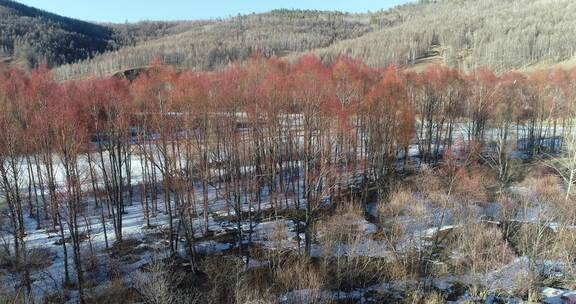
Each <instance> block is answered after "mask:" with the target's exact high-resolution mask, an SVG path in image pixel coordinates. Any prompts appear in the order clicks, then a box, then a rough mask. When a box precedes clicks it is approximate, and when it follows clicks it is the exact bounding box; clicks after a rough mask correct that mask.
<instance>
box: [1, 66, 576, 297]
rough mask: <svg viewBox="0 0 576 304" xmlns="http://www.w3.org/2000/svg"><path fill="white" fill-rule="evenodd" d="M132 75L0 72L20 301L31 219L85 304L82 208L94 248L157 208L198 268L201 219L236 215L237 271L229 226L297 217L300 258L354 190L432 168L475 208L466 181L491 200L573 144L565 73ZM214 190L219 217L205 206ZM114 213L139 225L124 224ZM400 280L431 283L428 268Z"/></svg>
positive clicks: (439, 69) (166, 235) (331, 70)
mask: <svg viewBox="0 0 576 304" xmlns="http://www.w3.org/2000/svg"><path fill="white" fill-rule="evenodd" d="M148 65H149V66H150V68H149V69H147V70H146V71H144V72H142V73H140V74H139V75H138V76H137V77H136V78H135V80H134V81H132V82H129V81H127V80H126V79H121V78H118V77H108V78H101V79H96V78H94V79H89V80H83V81H68V82H56V81H54V79H53V77H52V74H51V72H50V70H48V69H47V68H45V67H41V68H39V69H36V70H34V71H32V73H31V74H30V75H28V74H27V73H25V72H24V71H22V70H20V69H18V68H15V67H10V66H0V129H1V130H2V132H0V142H1V143H2V144H1V145H0V190H1V191H0V193H1V194H2V195H3V197H2V199H3V200H4V201H5V203H4V204H5V206H8V208H6V209H5V210H6V211H5V213H2V217H0V220H1V221H2V223H3V225H4V226H6V227H8V228H6V229H5V230H4V231H7V233H8V234H9V235H10V236H11V238H6V239H7V240H9V241H8V242H9V245H6V246H7V247H6V248H8V249H7V251H6V252H8V253H9V256H10V257H11V261H14V265H16V266H14V267H13V268H11V269H14V271H15V273H17V274H18V278H19V280H20V281H19V283H18V284H19V286H21V288H22V289H21V290H23V292H24V293H27V294H29V295H31V294H32V293H33V284H40V283H38V282H37V281H36V282H35V281H34V280H33V279H32V275H31V273H34V269H35V268H33V267H37V266H34V265H31V264H30V263H28V262H27V261H29V259H28V255H29V254H30V253H29V251H28V250H27V249H26V248H27V247H26V246H27V244H28V243H30V242H31V241H30V240H29V239H28V238H27V234H28V233H30V232H31V229H33V228H32V227H33V226H31V224H29V221H30V220H31V219H36V220H37V222H36V225H37V226H36V227H38V228H37V229H40V228H42V227H44V228H46V230H50V231H57V232H58V234H57V236H56V239H59V240H60V241H57V243H56V245H54V246H53V248H60V247H62V252H64V258H63V261H64V265H63V266H62V264H55V265H60V267H61V268H59V269H58V270H57V271H58V273H59V274H60V275H61V276H62V268H63V269H64V270H65V277H63V278H62V281H63V282H65V283H64V284H65V286H72V287H71V288H74V289H76V290H77V291H78V293H77V294H78V297H79V299H80V302H81V303H83V302H84V299H85V297H86V295H87V294H88V292H87V290H90V289H91V287H90V286H96V285H90V284H88V283H87V282H86V280H88V278H89V277H88V274H89V273H90V270H89V269H87V268H86V266H85V265H86V263H87V260H86V258H87V257H86V255H85V254H82V248H85V247H86V246H83V245H81V242H82V241H83V239H84V237H85V235H84V234H83V233H85V231H86V226H84V224H83V223H84V222H86V221H87V220H86V213H85V212H87V210H93V211H94V210H96V211H97V212H96V214H97V216H96V217H95V218H96V222H95V223H97V222H98V221H101V226H102V229H103V231H104V234H103V239H104V241H102V242H101V243H104V242H105V246H106V249H109V248H112V249H113V248H115V247H114V246H117V244H122V241H123V237H124V233H126V232H125V231H126V230H125V229H123V227H124V226H123V225H125V224H127V223H126V221H127V220H128V219H127V217H129V218H130V219H131V220H132V221H133V220H134V219H135V217H138V214H140V215H141V216H140V219H142V221H144V219H145V221H146V223H147V226H146V227H150V220H151V219H150V213H153V214H156V213H155V212H157V211H158V210H159V208H160V209H162V210H164V214H165V218H166V222H165V225H164V226H163V227H164V228H163V229H164V230H163V232H162V233H160V234H159V236H160V237H162V238H163V239H162V241H163V242H162V244H163V246H165V250H166V251H169V252H170V253H171V254H172V255H176V254H183V256H185V257H186V258H187V259H189V260H190V265H192V266H193V267H196V266H197V264H196V263H197V262H198V259H199V258H200V257H199V256H198V254H197V251H196V249H197V248H196V241H197V240H198V239H201V238H202V237H205V236H208V235H209V233H210V230H209V229H210V228H209V223H210V218H211V216H212V215H211V214H210V210H212V211H222V212H224V210H226V209H227V210H228V215H230V214H232V213H231V212H233V214H234V215H236V216H235V217H230V218H231V219H232V220H231V222H233V223H234V224H235V225H236V230H235V231H237V233H236V234H234V236H233V238H234V242H235V243H237V247H236V248H237V249H238V250H237V251H235V252H236V253H235V254H237V255H238V256H239V257H242V258H245V259H244V260H243V261H246V263H247V264H246V269H248V262H249V261H250V258H249V255H250V253H251V252H252V251H251V246H252V243H251V242H250V241H248V242H246V240H247V239H248V240H252V234H251V233H252V232H251V231H252V230H251V229H248V231H246V232H245V230H243V228H242V225H243V223H245V222H246V221H247V220H248V221H249V224H248V225H249V227H253V226H252V220H253V216H254V215H256V214H259V216H263V215H262V214H263V213H262V212H263V211H261V210H265V209H264V204H267V205H268V206H270V209H271V210H274V212H280V211H282V210H285V211H286V210H289V209H290V208H294V209H293V210H296V211H295V212H299V211H302V213H300V218H301V222H299V224H298V225H299V226H300V228H299V229H301V230H302V231H303V244H304V245H303V248H300V245H299V247H298V255H301V256H306V257H309V256H310V255H311V248H312V244H313V242H314V241H313V240H314V239H315V232H314V231H315V230H314V229H315V227H317V224H318V223H319V222H320V221H319V219H320V217H321V214H322V210H323V207H324V206H326V205H327V204H329V203H333V202H334V203H338V202H341V203H343V202H344V201H346V200H347V195H348V194H350V193H357V192H358V193H361V194H359V195H361V196H363V198H362V199H361V200H360V201H366V197H364V196H365V195H367V193H368V187H374V188H375V189H377V191H378V195H379V196H380V195H383V191H385V189H387V186H388V185H389V182H390V179H391V178H393V177H394V176H395V175H394V174H395V172H397V171H403V170H404V169H406V168H417V167H420V164H430V165H432V166H435V165H437V164H439V163H440V164H441V168H442V169H441V170H440V171H439V172H441V173H439V174H441V176H442V181H444V180H445V181H448V182H447V184H446V185H445V186H442V187H445V189H450V190H448V191H449V192H448V195H451V196H450V197H460V198H462V199H465V200H478V201H482V202H484V201H486V200H487V198H486V196H485V195H484V194H482V195H479V196H478V197H479V198H476V197H475V196H472V195H471V194H470V193H472V192H473V191H474V193H479V192H481V193H483V192H482V190H481V189H483V186H482V184H481V183H480V181H481V180H482V178H478V176H475V175H472V174H473V172H477V171H474V170H479V168H480V166H479V164H480V163H482V164H487V167H488V168H494V169H495V170H493V172H495V173H494V185H496V186H497V187H499V188H500V189H507V187H508V186H509V184H510V181H511V180H512V177H513V174H514V170H512V169H511V168H513V167H514V165H513V164H512V160H511V155H512V153H522V157H524V158H526V159H534V158H537V157H542V156H544V155H561V153H564V151H566V153H568V155H576V154H570V153H574V147H576V145H574V144H573V143H574V142H576V141H574V140H572V141H570V142H571V143H572V144H570V145H568V144H567V142H566V141H565V140H563V139H564V138H574V135H573V134H574V129H573V127H572V125H573V122H574V121H573V119H574V117H575V114H576V113H575V109H576V82H575V79H576V77H575V76H576V69H573V70H566V69H558V70H546V71H539V72H536V73H533V74H531V75H529V76H526V75H523V74H520V73H516V72H508V73H504V74H503V75H500V76H498V75H496V74H495V73H494V72H493V71H490V70H488V69H477V70H473V71H470V72H468V73H465V72H462V71H460V70H458V69H451V68H448V67H445V66H430V67H428V68H426V69H425V70H424V71H423V72H421V73H415V72H405V71H402V70H400V69H398V68H396V67H394V66H390V67H387V68H371V67H368V66H366V65H364V64H363V63H362V62H361V61H357V60H354V59H350V58H347V57H341V58H338V59H337V60H335V61H334V62H333V63H330V64H327V63H323V62H322V61H321V60H320V58H318V57H315V56H313V55H306V56H303V57H301V58H300V59H299V60H297V61H295V62H293V63H289V62H287V61H283V60H279V59H266V58H265V57H263V56H255V57H251V58H249V59H248V60H246V61H243V62H241V63H235V64H232V65H230V66H228V67H227V68H225V69H222V70H219V71H216V72H203V71H192V70H186V71H182V72H179V71H176V69H175V68H173V67H171V66H166V65H162V64H160V63H159V62H153V63H152V64H148ZM571 134H572V135H571ZM572 157H573V156H569V157H568V158H569V159H571V158H572ZM133 159H139V160H138V161H135V160H133ZM440 159H443V161H442V162H439V160H440ZM575 159H576V158H575ZM566 164H567V165H566V166H565V167H561V166H558V167H557V168H559V169H558V176H563V177H564V176H571V177H570V179H564V180H563V181H564V182H565V183H564V185H565V186H566V187H565V188H562V189H563V190H558V193H562V195H565V198H564V196H563V197H562V199H561V200H560V201H562V202H564V201H570V199H571V196H570V191H571V185H572V184H573V179H572V177H573V176H574V172H576V170H575V169H574V167H573V166H571V165H570V164H571V163H566ZM56 170H60V172H61V173H57V172H56ZM407 170H408V169H407ZM491 172H492V171H491ZM567 172H568V174H567ZM137 176H138V178H140V179H139V180H138V182H134V180H133V179H136V178H137ZM431 180H432V179H431V178H428V179H427V180H426V181H424V182H421V183H420V184H426V183H429V182H431ZM558 180H559V181H560V178H558ZM461 183H468V184H464V185H463V184H461ZM559 184H560V182H558V183H557V185H558V188H559V187H560V186H559ZM374 185H375V186H374ZM434 185H435V184H434ZM438 185H440V184H438ZM453 185H454V187H452V186H453ZM462 185H463V186H462ZM437 188H438V189H441V186H437ZM453 188H454V190H452V189H453ZM214 189H216V190H214ZM354 189H356V190H354ZM358 189H363V190H362V191H357V190H358ZM462 189H464V190H462ZM469 189H473V191H469ZM559 189H560V188H559ZM564 189H565V190H564ZM37 190H39V191H37ZM211 191H212V192H211ZM213 191H217V194H216V197H217V198H220V199H221V200H223V201H224V202H225V203H223V206H226V207H222V206H220V207H218V206H214V205H212V204H214V203H215V202H216V200H214V199H213V197H214V193H213ZM355 191H357V192H355ZM347 193H348V194H347ZM196 194H198V196H197V195H196ZM443 195H444V196H437V197H445V196H446V194H443ZM160 197H162V200H161V199H160ZM210 197H212V199H211V198H210ZM160 201H163V203H162V205H160V207H158V206H159V204H160ZM133 202H140V203H134V204H133ZM450 202H452V200H450ZM474 202H476V201H474ZM445 204H446V203H445ZM334 205H335V204H334ZM125 208H132V209H131V210H135V208H138V210H141V211H142V212H141V213H134V212H133V213H130V214H129V215H125V214H127V213H126V209H125ZM139 208H141V209H139ZM217 208H220V209H217ZM261 208H262V209H261ZM199 221H200V223H201V224H200V225H199V224H198V222H199ZM110 222H111V223H112V224H110ZM107 223H108V224H107ZM569 223H573V222H569ZM96 225H98V226H100V224H94V226H96ZM338 226H339V224H333V227H338ZM108 229H109V230H108ZM435 231H436V230H435ZM491 231H494V230H491ZM244 233H248V234H249V236H248V237H246V236H245V235H244ZM88 235H89V232H88ZM298 235H299V236H298V238H299V239H298V240H300V237H301V236H300V234H298ZM487 235H490V238H489V239H490V240H493V239H494V237H493V236H494V235H496V234H494V233H493V232H489V234H487ZM88 237H90V236H88ZM67 238H68V241H66V239H67ZM472 238H473V237H472ZM496 239H498V240H499V239H500V237H498V238H496ZM113 241H114V243H112V242H113ZM8 242H7V243H6V244H8ZM108 242H110V245H109V243H108ZM487 243H491V242H490V241H488V242H487ZM113 244H114V245H113ZM179 244H180V246H179ZM298 244H300V242H298ZM435 244H436V243H435ZM495 244H496V243H495ZM497 244H504V243H497ZM437 245H438V244H437ZM41 246H44V245H41ZM66 246H68V247H66ZM90 246H92V243H90ZM109 246H110V247H109ZM118 246H119V245H118ZM498 246H499V247H498V248H507V247H506V245H502V246H500V245H498ZM103 247H104V244H102V248H103ZM90 248H91V250H92V247H90ZM178 248H180V249H178ZM436 248H440V247H439V245H438V246H436ZM571 248H572V247H571ZM252 249H253V248H252ZM67 250H68V251H67ZM183 252H185V254H184V253H183ZM431 252H437V251H431ZM506 252H507V255H506V256H509V255H508V251H506ZM12 253H14V254H13V255H12ZM67 253H69V255H70V258H68V255H66V254H67ZM414 256H419V255H417V254H415V255H414ZM533 256H534V255H533ZM568 256H572V257H573V255H570V254H569V255H568ZM426 257H427V258H425V260H428V259H433V258H434V257H435V255H432V254H430V255H429V256H428V255H426ZM531 257H532V256H531ZM538 257H540V256H538ZM68 259H70V260H71V261H73V263H71V264H70V265H68ZM223 260H225V259H223ZM398 260H399V261H400V262H396V263H395V264H398V265H403V264H402V263H401V261H403V259H402V258H399V259H398ZM503 260H504V259H503ZM505 261H507V260H505ZM572 261H573V260H572ZM10 265H12V264H10ZM418 265H420V264H418ZM422 265H424V264H422ZM466 265H468V264H466ZM498 265H501V264H498ZM69 268H70V269H74V271H72V270H71V271H69V270H68V269H69ZM106 268H111V267H106ZM405 269H406V270H403V271H406V273H410V272H408V271H412V270H409V269H420V270H414V271H418V275H423V274H424V275H430V273H429V272H426V271H428V270H427V269H428V268H427V267H420V266H418V267H413V266H410V267H408V266H407V267H406V268H405ZM422 269H424V270H422ZM433 269H434V268H431V270H430V271H432V272H433V271H434V270H433ZM457 269H463V268H461V267H460V266H458V267H457ZM474 269H475V268H474ZM489 269H492V268H489ZM423 271H424V272H423ZM351 273H370V271H367V270H366V269H363V270H356V271H353V272H351ZM414 275H416V273H414ZM97 277H98V276H97ZM230 277H234V276H230ZM92 279H94V278H92ZM36 280H38V278H37V277H36ZM72 281H73V282H74V284H71V282H72ZM307 281H308V280H302V282H307ZM53 282H60V281H57V280H53ZM363 282H365V284H368V282H373V280H372V281H371V280H366V281H363ZM57 284H58V283H57ZM232 285H233V284H232ZM299 286H300V285H299ZM306 286H307V285H306ZM293 289H301V288H293ZM92 290H93V291H94V289H92ZM228 302H230V301H225V303H228Z"/></svg>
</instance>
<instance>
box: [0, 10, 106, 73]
mask: <svg viewBox="0 0 576 304" xmlns="http://www.w3.org/2000/svg"><path fill="white" fill-rule="evenodd" d="M114 36H115V35H114V31H113V30H112V29H111V28H108V27H106V26H102V25H96V24H92V23H89V22H84V21H79V20H75V19H71V18H66V17H62V16H58V15H55V14H51V13H48V12H45V11H42V10H38V9H35V8H32V7H29V6H25V5H22V4H19V3H17V2H14V1H10V0H0V60H2V61H9V62H13V63H16V64H18V65H20V66H22V67H25V68H32V67H35V66H37V65H38V64H40V63H45V64H48V65H49V66H56V65H60V64H63V63H68V62H74V61H77V60H80V59H86V58H89V57H91V56H92V55H94V54H97V53H102V52H104V51H106V50H111V49H114V48H116V47H117V45H116V43H115V37H114Z"/></svg>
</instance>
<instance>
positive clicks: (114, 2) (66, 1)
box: [17, 0, 409, 22]
mask: <svg viewBox="0 0 576 304" xmlns="http://www.w3.org/2000/svg"><path fill="white" fill-rule="evenodd" d="M17 1H18V2H20V3H23V4H26V5H29V6H33V7H37V8H41V9H43V10H46V11H49V12H53V13H56V14H59V15H64V16H67V17H74V18H77V19H82V20H87V21H98V22H125V21H129V22H134V21H140V20H184V19H186V20H189V19H210V18H217V17H230V16H234V15H237V14H249V13H252V12H256V13H258V12H266V11H269V10H272V9H276V8H298V9H319V10H339V11H345V12H366V11H369V10H370V11H376V10H379V9H382V8H384V9H386V8H390V7H393V6H396V5H398V4H403V3H407V2H409V0H285V1H281V0H17Z"/></svg>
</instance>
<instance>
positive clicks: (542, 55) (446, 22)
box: [0, 0, 576, 79]
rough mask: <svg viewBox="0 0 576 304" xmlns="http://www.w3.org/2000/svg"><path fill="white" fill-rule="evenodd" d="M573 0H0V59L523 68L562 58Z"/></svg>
mask: <svg viewBox="0 0 576 304" xmlns="http://www.w3.org/2000/svg"><path fill="white" fill-rule="evenodd" d="M574 16H576V1H573V0H421V1H418V2H417V3H413V4H407V5H402V6H398V7H395V8H393V9H390V10H386V11H381V12H376V13H369V14H345V13H339V12H322V11H305V10H276V11H272V12H269V13H264V14H251V15H244V16H237V17H233V18H226V19H218V20H205V21H173V22H155V21H146V22H139V23H132V24H92V23H89V22H84V21H79V20H75V19H71V18H65V17H61V16H58V15H55V14H51V13H47V12H44V11H41V10H37V9H34V8H31V7H27V6H25V5H21V4H18V3H16V2H13V1H9V0H0V61H9V62H13V63H17V64H19V65H21V66H24V67H28V68H31V67H34V66H36V65H37V64H38V63H41V62H46V63H48V64H49V65H50V66H52V67H57V68H56V69H55V71H56V75H57V77H58V78H60V79H76V78H82V77H88V76H95V75H96V76H104V75H111V74H115V73H118V72H124V71H131V70H138V69H139V68H143V67H146V66H147V65H148V64H149V63H150V62H151V61H152V60H153V59H154V58H156V57H160V58H161V59H163V60H164V61H165V62H167V63H171V64H174V65H177V66H179V67H184V68H193V69H203V70H211V69H217V68H219V67H222V66H224V65H226V64H228V63H229V62H231V61H234V60H241V59H243V58H246V57H247V56H248V55H249V54H250V53H251V52H253V51H254V50H259V51H261V52H263V53H264V54H265V55H276V56H288V57H290V58H297V57H299V56H300V55H301V54H302V53H304V52H310V51H311V52H314V53H316V54H318V55H319V56H321V57H322V58H323V59H324V60H326V61H329V60H331V59H333V58H335V57H337V56H339V55H341V54H347V55H349V56H352V57H355V58H359V59H362V60H364V61H365V62H366V63H367V64H369V65H372V66H384V65H387V64H391V63H394V64H399V65H404V66H408V67H413V68H416V69H419V68H422V67H424V66H425V65H427V64H430V63H432V62H433V63H438V62H441V63H445V64H447V65H450V66H458V67H461V68H464V69H467V70H469V69H472V68H474V67H477V66H487V67H490V68H492V69H494V70H496V71H499V72H501V71H506V70H509V69H522V70H529V69H532V68H534V67H542V66H543V65H544V66H545V65H550V64H552V65H553V64H557V63H559V62H566V61H570V60H572V59H573V58H574V54H575V52H576V18H574Z"/></svg>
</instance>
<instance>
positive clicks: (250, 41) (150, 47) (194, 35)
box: [57, 10, 373, 79]
mask: <svg viewBox="0 0 576 304" xmlns="http://www.w3.org/2000/svg"><path fill="white" fill-rule="evenodd" d="M372 29H373V26H371V25H370V24H369V20H368V19H367V18H366V17H365V16H361V15H358V16H356V15H348V14H342V13H338V12H320V11H300V10H276V11H272V12H270V13H265V14H252V15H245V16H238V17H234V18H230V19H224V20H210V21H196V22H187V23H180V24H178V25H175V26H174V27H173V28H170V29H167V32H168V33H169V35H166V36H161V35H159V36H161V37H159V38H158V39H155V40H148V41H144V42H139V43H136V45H135V46H132V47H127V48H123V49H120V50H117V51H112V52H108V53H106V54H103V55H100V56H97V57H96V58H94V59H91V60H87V61H85V62H81V63H77V64H71V65H67V66H63V67H60V68H59V69H58V70H57V72H58V74H59V75H60V76H61V77H62V78H67V79H69V78H78V77H82V76H86V75H94V74H95V75H107V74H110V73H114V72H117V71H122V70H125V69H131V68H134V67H141V66H145V65H147V64H148V63H150V61H152V60H153V59H154V58H155V57H160V58H162V59H163V60H164V61H166V62H168V63H171V64H175V65H178V66H181V67H187V68H197V69H214V68H218V67H221V66H223V65H226V64H228V63H229V62H231V61H234V60H239V59H243V58H246V57H247V56H248V55H249V54H250V53H251V52H253V51H254V50H259V51H261V52H263V53H264V54H266V55H279V56H283V55H286V54H288V53H291V52H302V51H308V50H312V49H316V48H320V47H326V46H329V45H331V44H333V43H335V42H337V41H341V40H345V39H351V38H356V37H360V36H362V35H364V34H366V33H368V32H369V31H371V30H372ZM130 31H132V32H137V31H138V28H133V29H130V28H128V29H126V32H130ZM172 33H173V34H172ZM128 36H130V35H128ZM135 36H136V37H138V35H135ZM140 36H142V35H140ZM144 36H146V35H144ZM134 40H135V41H137V40H138V38H135V39H134Z"/></svg>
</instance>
